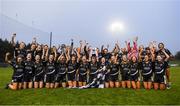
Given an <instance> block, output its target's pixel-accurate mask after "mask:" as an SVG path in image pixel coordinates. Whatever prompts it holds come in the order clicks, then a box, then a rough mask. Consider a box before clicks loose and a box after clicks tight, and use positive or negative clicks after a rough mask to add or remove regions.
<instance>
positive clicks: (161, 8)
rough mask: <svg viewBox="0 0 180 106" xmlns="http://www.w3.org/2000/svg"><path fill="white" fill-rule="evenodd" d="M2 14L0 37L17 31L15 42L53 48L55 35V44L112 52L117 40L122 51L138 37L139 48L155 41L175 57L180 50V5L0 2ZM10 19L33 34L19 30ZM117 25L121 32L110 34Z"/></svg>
mask: <svg viewBox="0 0 180 106" xmlns="http://www.w3.org/2000/svg"><path fill="white" fill-rule="evenodd" d="M0 13H1V18H0V29H1V30H0V34H1V35H0V37H1V38H7V39H10V37H11V34H12V33H13V32H18V33H17V40H20V41H25V42H30V41H31V39H32V38H33V37H37V39H38V42H40V43H41V42H42V43H49V42H48V41H49V33H50V32H52V33H53V45H58V44H62V43H66V44H69V43H70V39H71V38H73V39H74V42H75V44H76V45H78V43H79V40H86V41H88V42H89V44H90V45H92V46H93V47H100V46H101V45H107V44H109V45H110V46H111V47H113V46H114V43H115V42H116V41H117V40H118V41H119V42H120V46H121V47H124V41H125V40H129V39H130V40H131V41H132V39H133V38H134V37H135V36H138V37H139V40H138V44H139V45H141V44H143V45H145V46H147V45H148V44H149V42H150V41H157V42H163V43H165V46H166V48H168V49H169V50H171V52H172V53H176V52H177V51H180V46H179V42H180V0H0ZM2 17H3V18H2ZM4 17H5V18H4ZM6 18H8V19H10V20H12V21H15V22H16V24H17V23H18V24H23V26H27V28H32V29H34V30H31V31H27V32H26V30H23V28H22V27H20V28H19V29H18V28H17V27H16V26H17V25H16V24H13V25H10V22H9V21H6ZM5 21H6V22H5ZM113 22H120V23H122V24H123V26H124V28H123V30H121V31H118V32H112V31H111V30H110V26H111V24H112V23H113ZM5 24H7V25H5ZM8 24H9V26H8ZM37 30H38V31H37ZM40 31H41V32H43V33H40Z"/></svg>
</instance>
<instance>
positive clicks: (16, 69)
mask: <svg viewBox="0 0 180 106" xmlns="http://www.w3.org/2000/svg"><path fill="white" fill-rule="evenodd" d="M10 65H11V66H12V67H13V77H22V76H23V75H24V63H23V62H22V63H17V62H15V61H12V62H11V64H10Z"/></svg>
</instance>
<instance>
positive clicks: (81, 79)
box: [79, 74, 87, 82]
mask: <svg viewBox="0 0 180 106" xmlns="http://www.w3.org/2000/svg"><path fill="white" fill-rule="evenodd" d="M79 82H87V74H85V75H81V74H79Z"/></svg>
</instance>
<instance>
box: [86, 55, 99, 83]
mask: <svg viewBox="0 0 180 106" xmlns="http://www.w3.org/2000/svg"><path fill="white" fill-rule="evenodd" d="M88 68H89V82H88V83H91V82H92V81H93V79H94V78H96V77H97V73H98V69H99V62H98V60H97V57H96V55H93V56H92V57H91V61H90V62H89V67H88Z"/></svg>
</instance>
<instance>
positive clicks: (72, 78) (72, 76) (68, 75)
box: [67, 72, 76, 81]
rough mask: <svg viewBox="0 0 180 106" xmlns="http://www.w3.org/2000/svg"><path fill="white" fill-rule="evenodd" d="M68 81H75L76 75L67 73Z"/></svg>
mask: <svg viewBox="0 0 180 106" xmlns="http://www.w3.org/2000/svg"><path fill="white" fill-rule="evenodd" d="M67 78H68V81H76V73H75V72H74V73H68V74H67Z"/></svg>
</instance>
